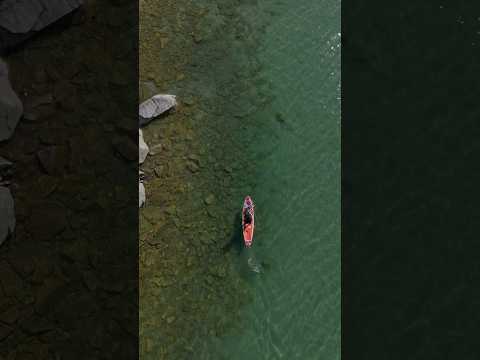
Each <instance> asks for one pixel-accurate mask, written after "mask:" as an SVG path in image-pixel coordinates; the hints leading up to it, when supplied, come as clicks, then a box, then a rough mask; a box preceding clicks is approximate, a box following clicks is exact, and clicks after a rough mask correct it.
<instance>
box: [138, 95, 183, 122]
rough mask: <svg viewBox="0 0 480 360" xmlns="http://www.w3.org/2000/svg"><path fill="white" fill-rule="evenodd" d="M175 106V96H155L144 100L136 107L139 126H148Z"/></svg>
mask: <svg viewBox="0 0 480 360" xmlns="http://www.w3.org/2000/svg"><path fill="white" fill-rule="evenodd" d="M176 105H177V100H176V97H175V95H162V94H159V95H155V96H153V97H151V98H150V99H148V100H145V101H144V102H142V103H141V104H140V106H139V107H138V115H139V117H140V119H139V121H140V126H143V125H146V124H148V123H149V122H150V121H151V120H152V119H153V118H155V117H156V116H158V115H160V114H163V113H164V112H166V111H168V110H170V109H171V108H173V107H175V106H176Z"/></svg>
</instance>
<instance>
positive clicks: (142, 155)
mask: <svg viewBox="0 0 480 360" xmlns="http://www.w3.org/2000/svg"><path fill="white" fill-rule="evenodd" d="M149 151H150V150H149V149H148V145H147V144H146V143H145V140H143V132H142V130H140V129H138V163H139V164H142V163H143V162H144V161H145V159H146V157H147V155H148V152H149Z"/></svg>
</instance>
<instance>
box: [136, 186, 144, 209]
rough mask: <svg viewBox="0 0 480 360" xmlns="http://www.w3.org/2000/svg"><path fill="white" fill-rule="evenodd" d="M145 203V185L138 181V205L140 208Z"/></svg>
mask: <svg viewBox="0 0 480 360" xmlns="http://www.w3.org/2000/svg"><path fill="white" fill-rule="evenodd" d="M144 204H145V186H143V183H142V182H139V183H138V207H139V208H141V207H142V206H143V205H144Z"/></svg>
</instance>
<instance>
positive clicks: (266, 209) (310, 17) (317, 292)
mask: <svg viewBox="0 0 480 360" xmlns="http://www.w3.org/2000/svg"><path fill="white" fill-rule="evenodd" d="M237 14H241V15H242V16H243V18H244V19H248V21H246V22H245V24H246V25H245V26H247V25H248V24H250V28H249V29H250V30H252V29H253V30H252V31H257V33H253V32H250V33H249V31H250V30H249V31H246V32H243V35H244V38H242V39H240V40H239V41H244V44H243V45H245V46H243V48H242V46H241V45H238V46H230V48H229V49H227V50H226V51H225V53H226V54H227V55H228V51H230V54H229V58H230V62H228V61H226V60H220V57H218V59H217V67H216V72H215V74H214V75H211V76H212V77H215V81H212V82H213V83H215V84H214V85H216V86H217V90H216V91H217V93H220V94H221V95H222V96H221V97H219V98H218V99H219V100H218V101H223V102H224V104H225V105H224V109H226V110H225V111H227V112H228V111H229V109H230V111H231V113H230V114H227V115H228V116H224V120H223V121H224V122H225V123H226V125H223V126H224V128H222V131H224V132H225V134H227V132H228V131H229V129H233V128H235V126H234V125H233V123H234V122H236V123H237V125H238V122H240V123H241V126H237V127H238V128H239V129H240V130H239V131H240V136H239V137H235V139H236V140H232V141H236V142H237V143H236V144H234V145H232V147H234V148H236V149H237V150H238V149H239V148H238V147H237V146H243V149H244V150H243V151H240V152H238V151H237V156H238V157H242V156H247V157H248V158H249V160H250V161H251V164H252V165H251V167H250V168H249V169H250V170H249V171H250V172H249V174H250V175H249V176H248V178H244V179H242V181H238V184H237V188H236V189H234V190H233V191H234V193H235V194H236V195H235V196H236V197H235V196H234V198H235V200H236V201H237V202H238V208H239V209H240V207H241V203H242V199H243V196H244V195H246V192H248V193H250V195H252V197H253V199H254V201H255V202H256V233H255V237H254V248H253V249H252V252H251V253H248V252H246V251H243V252H242V253H241V254H240V255H238V254H234V256H233V261H234V262H235V263H236V265H237V267H238V274H239V276H243V277H245V278H246V279H247V281H248V284H249V286H250V287H251V293H252V301H251V303H250V304H249V305H248V306H245V307H244V308H243V309H242V310H241V311H242V318H243V319H244V321H243V322H242V324H239V326H237V327H236V328H235V329H232V330H231V331H229V332H227V333H226V334H220V335H219V336H218V337H214V338H212V341H211V342H209V343H208V344H205V345H204V346H198V352H197V356H198V358H200V359H203V358H205V359H232V360H235V359H289V360H290V359H302V360H308V359H339V358H340V276H341V274H340V261H341V256H340V251H341V245H340V3H339V1H338V0H328V1H327V0H325V1H313V2H312V1H306V0H296V1H293V0H285V1H277V0H275V1H272V0H270V1H266V2H263V3H262V4H256V3H255V2H249V3H248V4H247V5H245V6H242V7H239V8H238V9H237ZM259 24H262V26H260V25H259ZM219 41H220V40H218V41H217V43H219ZM238 49H243V51H242V52H241V51H239V50H238ZM237 50H238V52H237ZM233 53H234V54H233ZM239 69H240V70H239ZM249 69H250V70H251V71H250V72H251V73H252V74H254V75H252V76H250V77H248V76H246V75H245V74H248V73H249ZM229 70H231V72H232V73H235V72H239V71H240V73H241V74H244V75H243V76H239V77H238V78H236V80H237V81H238V82H243V83H244V86H243V87H240V89H242V90H241V91H242V92H241V94H240V93H238V91H237V93H236V92H235V89H236V88H235V87H232V88H229V90H225V91H223V92H222V91H221V90H219V89H218V88H219V85H221V84H222V83H226V82H225V81H223V82H222V79H224V78H228V76H227V75H225V76H224V77H222V73H225V74H227V73H228V72H229ZM210 85H211V86H213V85H212V84H210ZM204 86H206V88H208V85H205V84H204ZM232 89H233V90H232ZM213 92H214V91H210V93H212V94H213ZM212 96H213V95H212ZM229 96H230V98H229ZM232 96H233V97H232ZM259 97H260V98H261V99H260V100H259ZM239 99H240V100H239ZM249 99H250V100H251V101H252V103H255V102H256V103H255V106H254V107H253V108H254V110H253V111H246V112H245V114H235V112H234V110H232V109H233V108H235V106H233V105H232V104H231V103H232V102H235V101H238V102H239V103H240V105H239V106H243V107H246V105H247V104H249V102H248V100H249ZM234 105H235V104H234ZM237 107H238V106H237ZM224 115H225V114H224ZM230 115H231V116H230ZM234 115H237V116H234ZM219 126H220V125H219ZM232 131H233V130H232ZM225 136H227V137H228V135H225ZM225 152H226V153H228V150H225ZM245 154H247V155H245ZM225 156H227V155H225ZM233 207H234V206H233ZM250 257H254V258H255V260H256V262H257V263H262V264H263V265H262V270H261V273H260V274H256V273H253V272H251V273H247V274H245V272H244V271H243V270H242V269H244V268H245V264H246V263H247V260H248V258H250Z"/></svg>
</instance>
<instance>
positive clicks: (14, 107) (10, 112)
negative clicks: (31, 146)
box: [0, 60, 23, 141]
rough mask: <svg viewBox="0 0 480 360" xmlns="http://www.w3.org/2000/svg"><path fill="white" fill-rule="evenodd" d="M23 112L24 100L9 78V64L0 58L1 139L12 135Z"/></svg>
mask: <svg viewBox="0 0 480 360" xmlns="http://www.w3.org/2000/svg"><path fill="white" fill-rule="evenodd" d="M22 114H23V105H22V102H21V101H20V99H19V98H18V96H17V94H15V92H14V91H13V89H12V87H11V85H10V81H9V80H8V68H7V64H5V63H4V62H3V61H1V60H0V141H3V140H6V139H8V138H10V136H12V134H13V131H14V130H15V127H16V126H17V124H18V121H19V120H20V117H21V116H22Z"/></svg>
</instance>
